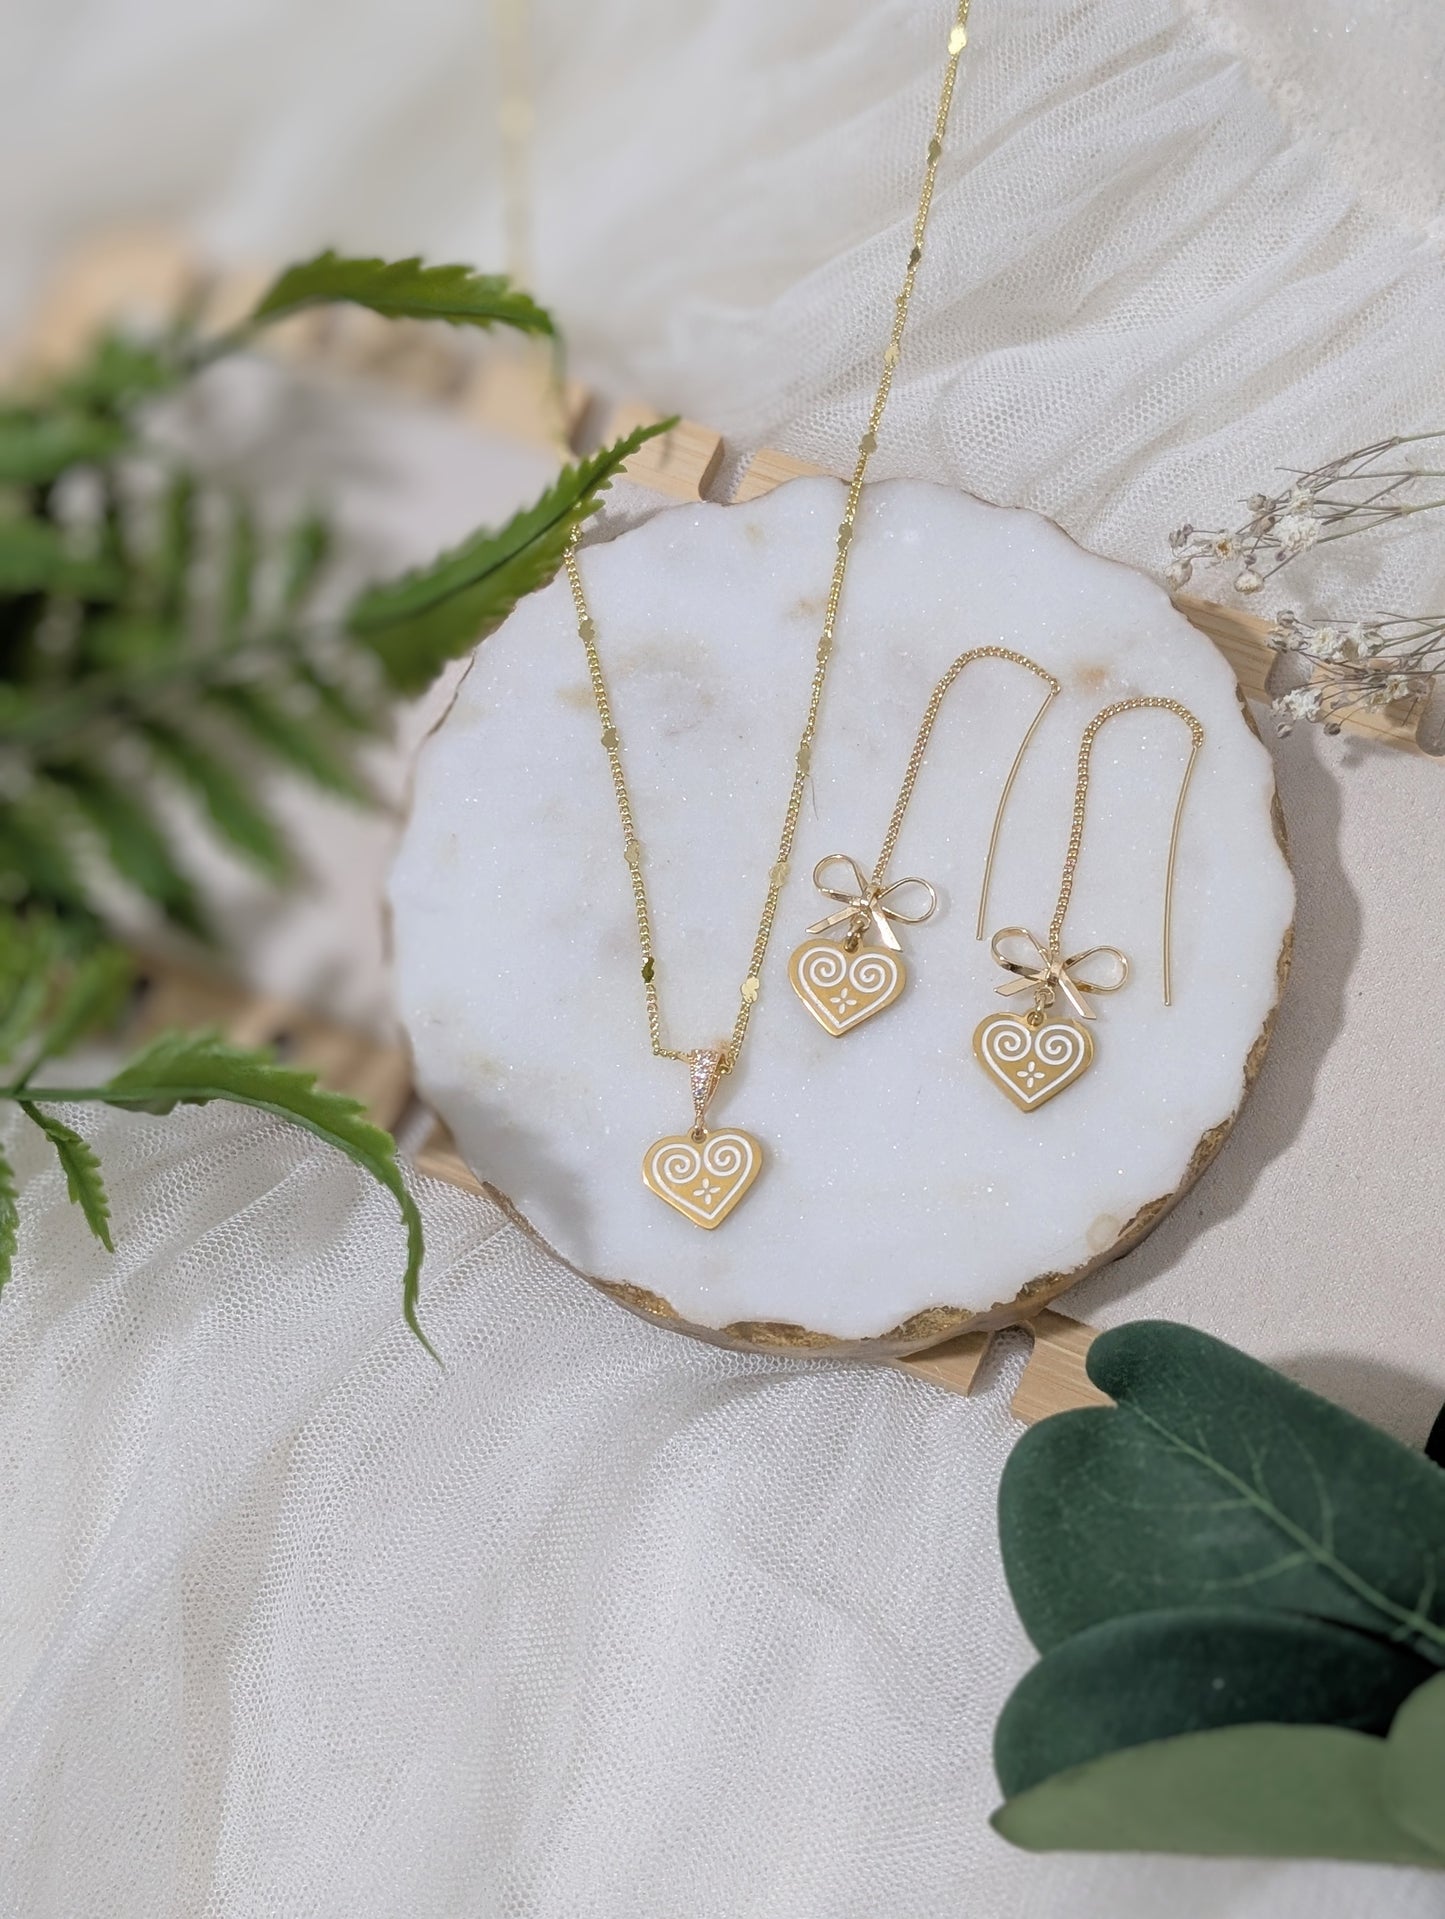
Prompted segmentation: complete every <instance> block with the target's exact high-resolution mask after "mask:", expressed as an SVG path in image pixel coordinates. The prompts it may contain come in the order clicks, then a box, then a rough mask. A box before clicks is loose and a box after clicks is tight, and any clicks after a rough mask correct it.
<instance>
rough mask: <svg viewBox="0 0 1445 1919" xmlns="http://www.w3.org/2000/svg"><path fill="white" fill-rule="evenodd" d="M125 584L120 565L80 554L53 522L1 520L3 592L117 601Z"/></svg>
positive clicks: (0, 585) (0, 586)
mask: <svg viewBox="0 0 1445 1919" xmlns="http://www.w3.org/2000/svg"><path fill="white" fill-rule="evenodd" d="M124 585H125V579H124V575H123V574H122V573H121V572H120V571H119V569H118V568H116V567H115V566H112V565H111V564H109V562H108V561H106V560H104V559H93V558H89V557H87V556H86V555H84V554H78V553H76V552H75V551H74V548H73V546H72V543H71V541H70V540H69V539H68V538H67V537H66V535H65V534H64V533H63V532H62V530H61V529H60V528H59V527H57V526H53V525H51V523H50V522H49V521H48V520H7V519H0V595H6V596H8V595H13V594H19V593H55V594H60V595H67V596H70V597H73V598H76V599H86V600H113V599H115V598H117V597H118V596H119V594H120V593H121V591H122V590H123V588H124Z"/></svg>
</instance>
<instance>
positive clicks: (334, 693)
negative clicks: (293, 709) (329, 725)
mask: <svg viewBox="0 0 1445 1919" xmlns="http://www.w3.org/2000/svg"><path fill="white" fill-rule="evenodd" d="M296 677H297V679H298V680H299V681H300V682H301V684H302V685H303V686H304V687H306V688H307V690H308V691H309V692H310V693H311V694H312V695H313V697H314V698H315V701H316V704H317V706H318V707H319V708H320V709H321V711H322V712H323V713H324V714H325V715H326V717H327V719H328V720H331V721H332V722H333V723H334V724H335V725H337V726H339V727H340V728H341V729H342V730H343V732H346V733H355V734H356V735H358V737H364V738H369V737H373V736H375V735H376V734H378V733H381V732H384V731H385V729H386V723H387V722H386V714H385V712H384V711H381V710H378V709H377V708H376V707H375V706H371V707H368V706H366V705H365V704H364V703H363V702H362V701H361V700H360V699H358V698H357V696H356V695H355V694H354V693H353V692H352V691H351V690H350V689H349V688H348V687H344V686H342V685H340V684H339V682H338V681H336V680H334V679H332V678H331V677H330V675H329V674H326V673H323V672H322V671H321V670H320V669H319V668H318V667H315V666H313V665H312V664H311V662H310V661H309V660H300V661H298V662H297V665H296Z"/></svg>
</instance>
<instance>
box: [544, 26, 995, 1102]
mask: <svg viewBox="0 0 1445 1919" xmlns="http://www.w3.org/2000/svg"><path fill="white" fill-rule="evenodd" d="M969 5H970V0H958V7H957V12H956V14H955V16H954V24H953V28H952V31H951V32H950V33H949V36H948V60H947V64H946V65H945V67H944V70H943V85H942V87H941V88H940V90H939V96H938V110H937V112H936V113H935V115H934V120H933V135H932V138H931V139H930V140H929V142H928V149H927V161H926V165H925V167H924V173H923V187H922V191H921V192H920V194H919V196H918V207H917V211H916V212H915V214H914V216H913V244H912V246H911V248H910V249H909V253H908V261H907V265H906V266H905V268H904V272H903V285H902V288H901V290H900V292H899V294H898V296H897V298H896V300H895V301H894V305H893V325H892V328H891V330H890V332H889V336H888V345H887V346H886V347H885V348H884V350H883V370H882V373H881V375H880V376H879V380H878V390H877V392H876V393H875V394H874V396H873V405H872V407H871V408H870V410H869V414H868V424H867V426H866V428H865V429H864V432H863V437H862V438H861V439H860V440H859V442H858V454H857V458H856V460H855V461H854V464H853V477H852V479H851V480H850V481H849V483H848V497H847V501H846V504H845V505H844V508H843V519H842V523H841V524H840V526H839V528H838V553H837V558H836V559H835V560H834V562H833V577H832V582H831V584H830V586H829V589H828V602H827V609H826V611H825V613H824V615H823V630H822V633H821V634H820V636H819V639H818V648H817V653H816V655H815V659H814V665H813V679H812V684H811V686H810V688H809V693H808V711H807V718H806V719H805V720H804V722H803V731H802V733H801V735H800V737H799V740H798V747H797V752H796V754H795V755H794V761H793V784H792V789H791V791H790V792H789V795H788V805H787V811H786V812H785V813H784V815H783V830H782V833H781V834H780V835H779V839H778V853H777V858H776V859H775V860H774V861H773V864H772V865H771V866H770V867H769V869H768V890H767V895H766V897H765V898H764V901H763V911H762V917H761V918H760V919H759V921H758V930H757V936H756V938H755V939H754V941H753V950H752V953H751V954H750V956H749V959H748V970H747V976H746V978H745V979H744V980H743V983H742V986H741V989H740V994H739V1001H740V1003H739V1006H738V1012H737V1018H736V1019H735V1020H734V1021H733V1029H732V1033H731V1036H730V1037H729V1040H728V1043H727V1047H726V1049H725V1050H724V1052H723V1055H722V1058H721V1060H720V1062H719V1071H721V1072H724V1073H726V1072H731V1070H732V1068H733V1067H734V1066H735V1065H736V1064H737V1060H738V1055H739V1054H740V1053H741V1051H742V1046H743V1041H744V1040H745V1039H746V1038H747V1032H748V1023H749V1021H750V1020H751V1019H752V1016H753V1007H754V1006H755V1005H756V1004H757V998H758V993H759V991H760V989H761V983H762V971H763V960H764V959H765V957H766V955H767V951H768V942H769V940H770V939H771V938H772V933H773V922H774V920H775V919H776V918H777V913H778V899H779V897H780V895H781V893H782V890H783V885H784V883H785V881H786V880H787V877H788V868H789V863H790V861H791V859H792V853H793V840H794V838H795V837H796V834H797V829H798V816H799V814H800V813H801V811H802V806H803V795H804V793H805V792H806V791H807V785H808V775H809V772H810V769H811V764H812V754H813V735H814V733H815V732H816V730H817V724H818V710H819V707H820V706H821V705H822V700H823V688H824V686H825V685H826V684H827V679H828V665H829V661H830V660H831V657H832V653H833V629H834V627H835V625H836V624H837V619H838V607H839V604H840V602H841V600H842V597H843V581H844V579H845V577H846V576H847V571H848V550H849V547H850V546H851V544H852V540H853V523H854V521H855V520H856V518H857V515H858V501H859V498H860V496H861V495H862V492H863V480H864V476H865V475H866V473H867V471H868V462H869V460H870V459H871V458H872V457H873V454H874V451H875V450H876V448H877V445H878V428H879V426H880V425H881V423H882V420H883V413H884V409H885V408H886V407H887V405H888V395H889V391H890V389H891V388H892V385H893V374H894V370H895V369H896V367H897V365H898V360H899V355H900V351H901V348H902V342H903V330H904V327H905V325H906V324H907V320H908V309H909V305H910V303H911V301H912V298H913V285H914V281H915V279H916V278H917V275H918V268H919V264H920V262H921V261H922V259H923V237H924V233H925V231H926V229H927V226H928V212H929V207H930V205H931V204H932V200H933V187H934V181H935V180H936V178H937V175H938V163H939V161H940V159H941V158H942V157H943V136H944V133H945V131H946V129H947V126H948V115H949V108H950V107H951V105H952V103H953V89H954V83H955V81H956V80H957V78H958V64H959V61H960V59H961V58H962V56H963V50H964V47H965V46H966V45H967V44H968V10H969ZM566 567H567V579H568V582H569V583H570V585H571V588H572V603H573V605H574V607H575V608H576V612H577V632H578V635H579V637H580V638H581V641H582V645H583V647H584V648H585V649H586V653H587V670H588V673H589V674H590V676H591V680H592V694H593V698H594V699H595V701H596V703H597V718H598V721H599V722H600V724H601V727H602V744H603V747H604V748H605V749H606V753H607V760H608V765H609V766H610V768H611V770H612V790H613V792H614V794H615V795H616V798H617V816H618V819H619V821H620V822H621V825H622V856H623V859H624V860H625V861H626V863H627V869H628V873H629V875H630V878H631V884H632V902H633V908H634V911H635V913H636V916H637V935H638V940H639V942H640V944H641V947H642V983H643V987H644V990H645V991H646V994H647V1026H648V1032H649V1034H650V1036H651V1039H652V1050H653V1052H654V1054H655V1055H656V1056H657V1057H658V1058H659V1059H677V1060H684V1061H687V1062H689V1063H690V1062H691V1061H692V1060H693V1058H694V1053H693V1051H691V1050H689V1051H680V1050H679V1049H677V1048H676V1047H670V1046H664V1045H663V1042H662V1010H661V1005H660V1002H659V999H658V992H657V962H656V957H655V955H654V952H653V944H652V914H651V911H650V909H649V907H648V901H647V881H646V879H645V877H644V875H643V850H642V843H641V841H640V840H639V839H638V837H637V827H636V822H635V820H634V818H633V812H632V801H631V798H630V796H629V793H628V790H627V776H626V773H625V772H624V770H623V764H622V745H621V742H620V740H619V738H618V734H617V726H616V723H615V721H614V719H613V716H612V702H611V700H610V699H609V698H608V693H607V682H606V678H605V676H604V674H603V671H602V660H601V657H600V655H599V654H598V651H597V628H596V626H595V624H594V623H593V620H592V616H591V614H590V613H589V612H588V609H587V596H586V594H585V592H584V591H583V587H582V574H581V571H580V569H579V567H578V564H577V538H576V536H574V538H573V541H572V544H571V545H570V546H569V547H568V549H567V557H566ZM915 771H916V769H915Z"/></svg>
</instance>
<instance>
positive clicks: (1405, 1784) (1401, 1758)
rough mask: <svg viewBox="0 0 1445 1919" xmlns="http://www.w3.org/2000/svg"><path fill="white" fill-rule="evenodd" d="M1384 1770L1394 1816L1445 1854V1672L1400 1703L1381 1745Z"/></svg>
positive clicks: (1389, 1801)
mask: <svg viewBox="0 0 1445 1919" xmlns="http://www.w3.org/2000/svg"><path fill="white" fill-rule="evenodd" d="M1384 1774H1385V1786H1384V1790H1385V1803H1386V1804H1387V1805H1388V1807H1389V1809H1390V1811H1391V1813H1392V1814H1393V1815H1394V1817H1395V1818H1396V1819H1397V1820H1398V1821H1399V1823H1400V1824H1401V1825H1402V1826H1404V1827H1405V1828H1406V1830H1407V1831H1408V1832H1411V1833H1413V1834H1414V1836H1415V1837H1416V1838H1417V1839H1419V1840H1421V1841H1422V1842H1423V1843H1424V1844H1425V1845H1427V1846H1433V1847H1434V1848H1435V1850H1436V1851H1437V1852H1439V1853H1440V1854H1442V1855H1445V1673H1437V1674H1436V1676H1435V1677H1434V1678H1433V1679H1432V1680H1431V1681H1430V1682H1429V1684H1428V1685H1425V1686H1422V1687H1421V1688H1420V1690H1419V1691H1418V1692H1417V1693H1414V1694H1413V1695H1412V1696H1411V1697H1410V1698H1409V1699H1407V1700H1406V1701H1405V1703H1404V1705H1403V1706H1402V1707H1401V1708H1400V1711H1399V1713H1398V1715H1397V1717H1396V1719H1395V1723H1394V1725H1393V1726H1392V1727H1391V1728H1390V1737H1389V1739H1388V1741H1387V1742H1386V1746H1385V1757H1384Z"/></svg>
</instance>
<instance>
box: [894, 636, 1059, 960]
mask: <svg viewBox="0 0 1445 1919" xmlns="http://www.w3.org/2000/svg"><path fill="white" fill-rule="evenodd" d="M975 660H1006V661H1008V662H1009V663H1010V664H1011V665H1013V666H1022V667H1026V668H1027V669H1028V671H1029V672H1030V673H1032V674H1033V675H1034V676H1035V677H1036V678H1037V679H1040V680H1042V681H1043V682H1044V684H1045V686H1047V688H1048V689H1049V690H1048V692H1047V693H1046V694H1045V695H1044V698H1043V701H1042V703H1041V704H1040V706H1039V710H1038V712H1037V713H1035V714H1034V717H1033V718H1032V720H1030V722H1029V729H1028V731H1027V732H1026V733H1025V734H1024V736H1023V739H1022V740H1021V741H1020V742H1019V749H1018V752H1017V753H1015V754H1014V759H1013V765H1012V766H1011V767H1010V768H1009V770H1008V777H1007V778H1006V779H1005V781H1004V783H1003V791H1002V792H1001V793H1000V794H999V801H998V807H997V810H996V811H995V813H994V816H993V832H992V834H991V835H990V836H989V843H988V857H987V858H986V860H985V861H984V867H983V887H982V890H981V892H980V894H979V901H978V928H977V932H976V934H975V937H976V938H978V939H982V938H983V922H984V913H985V911H986V909H987V905H988V892H989V881H990V879H991V878H992V876H993V859H994V854H995V852H996V851H997V850H998V835H999V827H1000V826H1001V825H1002V823H1003V816H1004V810H1005V808H1006V807H1007V806H1008V802H1009V795H1010V793H1012V792H1013V788H1014V781H1015V780H1016V779H1017V778H1018V772H1019V767H1020V766H1021V765H1022V764H1023V757H1024V754H1025V753H1027V752H1028V750H1029V743H1030V742H1031V741H1032V739H1033V737H1034V734H1035V733H1037V732H1038V730H1039V726H1040V724H1041V722H1042V720H1043V717H1044V715H1045V713H1047V712H1048V710H1049V704H1050V702H1051V701H1052V700H1053V699H1054V697H1055V695H1056V694H1057V693H1058V691H1059V682H1058V681H1057V680H1056V679H1055V678H1054V676H1053V674H1052V673H1050V672H1049V671H1048V670H1047V669H1046V668H1045V667H1042V666H1040V665H1039V663H1038V661H1037V660H1031V659H1030V658H1029V656H1028V654H1027V653H1015V652H1013V651H1012V650H1011V649H1010V648H1009V647H1007V646H974V647H970V648H969V650H968V652H966V653H960V654H959V656H958V658H957V659H956V660H955V661H954V662H953V664H952V666H950V667H949V669H948V671H947V672H946V673H945V674H944V675H943V677H942V679H941V680H940V681H939V682H938V684H937V686H935V687H934V689H933V693H932V695H931V697H930V698H929V702H928V705H927V706H926V707H925V708H924V709H923V719H922V721H921V723H920V725H919V728H918V736H917V738H916V739H915V740H914V742H913V751H912V752H911V753H910V754H909V756H908V764H907V766H906V767H905V768H904V770H903V784H902V786H900V787H899V789H898V798H897V799H896V800H895V801H894V803H893V816H892V818H891V819H890V820H889V822H888V831H887V832H886V833H885V834H884V836H883V850H882V851H881V852H880V853H879V855H878V862H877V864H876V865H875V866H874V868H873V877H872V879H871V880H870V881H869V885H870V886H871V887H872V888H873V891H874V892H875V893H877V892H881V891H882V887H883V881H884V878H885V876H886V875H887V872H888V863H889V861H890V860H891V859H892V858H893V853H894V849H895V848H896V847H897V845H898V835H899V833H900V832H901V831H902V830H903V816H904V814H905V813H906V812H907V811H908V803H909V801H910V800H911V799H912V798H913V789H914V787H915V786H916V785H917V784H918V775H919V773H920V772H921V771H922V768H923V757H924V755H925V754H926V753H927V751H928V742H929V740H930V738H931V737H932V734H933V724H934V721H935V720H936V719H937V718H938V715H939V713H940V711H941V710H942V707H943V702H944V701H945V700H946V699H947V698H948V693H949V689H950V687H951V686H952V685H953V683H954V681H955V680H956V679H957V678H958V676H959V674H960V673H962V672H963V671H964V670H965V669H966V668H967V667H970V666H972V665H973V663H974V661H975Z"/></svg>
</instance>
